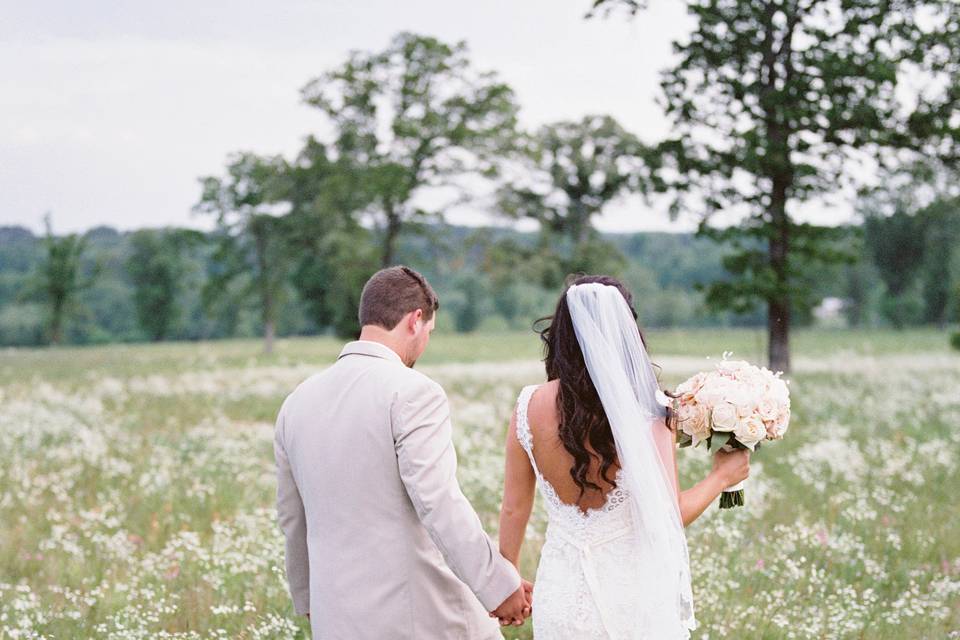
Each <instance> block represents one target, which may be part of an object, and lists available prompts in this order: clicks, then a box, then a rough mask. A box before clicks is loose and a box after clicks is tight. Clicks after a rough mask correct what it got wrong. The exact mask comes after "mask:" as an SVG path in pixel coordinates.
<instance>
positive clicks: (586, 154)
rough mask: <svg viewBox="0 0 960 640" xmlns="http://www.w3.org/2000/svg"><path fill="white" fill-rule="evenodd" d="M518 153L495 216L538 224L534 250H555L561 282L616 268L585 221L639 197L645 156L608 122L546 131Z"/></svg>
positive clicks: (614, 254) (597, 119) (613, 254)
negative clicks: (516, 172)
mask: <svg viewBox="0 0 960 640" xmlns="http://www.w3.org/2000/svg"><path fill="white" fill-rule="evenodd" d="M518 147H519V148H520V152H521V153H520V155H519V157H520V158H521V166H522V169H523V171H522V172H521V177H520V178H519V179H517V180H513V181H510V182H508V183H507V184H505V185H504V186H503V187H501V189H500V190H499V194H498V200H499V208H500V210H501V211H502V212H503V213H504V214H506V215H508V216H510V217H512V218H515V219H518V218H528V219H532V220H536V221H537V222H538V223H539V224H540V232H541V243H540V245H541V248H546V247H550V248H553V249H554V250H555V255H556V258H555V259H556V260H557V262H558V265H559V267H560V271H561V272H562V273H563V275H566V274H567V273H573V272H590V271H616V270H619V269H620V268H622V266H623V260H622V256H620V254H619V252H618V250H617V249H616V247H613V246H611V245H610V244H609V243H607V242H604V241H603V240H602V239H601V238H600V235H599V234H598V233H597V232H596V230H595V229H594V228H593V225H592V221H593V219H594V218H595V217H596V216H598V215H600V214H601V213H603V210H604V208H605V207H606V206H607V205H608V204H610V203H611V202H612V201H614V200H616V199H617V198H619V197H621V196H623V195H626V194H629V193H631V192H636V191H646V190H647V187H648V185H649V184H650V183H651V181H652V180H653V176H652V175H651V171H650V167H651V160H652V158H653V156H652V153H651V151H650V150H649V149H648V148H647V147H645V146H644V145H643V144H642V143H641V142H640V141H639V140H638V139H637V138H636V136H634V135H633V134H631V133H629V132H628V131H626V130H625V129H624V128H623V127H622V126H620V124H619V123H618V122H617V121H616V120H614V119H613V118H612V117H610V116H586V117H584V118H583V119H581V120H580V121H577V122H558V123H554V124H550V125H546V126H544V127H541V128H540V129H539V130H538V131H537V132H536V133H534V134H533V135H530V136H528V137H527V138H526V140H525V141H523V142H521V143H520V144H519V145H518ZM552 280H553V279H552V278H551V279H549V281H548V285H549V286H556V285H557V284H559V283H558V282H554V281H552Z"/></svg>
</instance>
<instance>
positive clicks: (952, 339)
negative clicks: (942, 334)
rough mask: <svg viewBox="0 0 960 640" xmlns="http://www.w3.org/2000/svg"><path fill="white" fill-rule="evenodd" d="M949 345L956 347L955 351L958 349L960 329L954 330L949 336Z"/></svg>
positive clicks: (959, 348)
mask: <svg viewBox="0 0 960 640" xmlns="http://www.w3.org/2000/svg"><path fill="white" fill-rule="evenodd" d="M950 346H951V347H953V348H954V349H956V350H957V351H960V331H955V332H954V333H953V334H952V335H951V336H950Z"/></svg>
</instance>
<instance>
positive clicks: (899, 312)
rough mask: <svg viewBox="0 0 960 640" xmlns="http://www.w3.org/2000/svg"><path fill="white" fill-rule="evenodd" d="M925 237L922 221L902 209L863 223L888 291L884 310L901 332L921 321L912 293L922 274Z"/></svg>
mask: <svg viewBox="0 0 960 640" xmlns="http://www.w3.org/2000/svg"><path fill="white" fill-rule="evenodd" d="M925 235H926V233H925V229H924V221H923V219H922V218H920V217H919V216H916V215H911V214H910V213H908V212H906V211H904V210H903V209H898V210H897V211H895V212H894V213H893V214H892V215H889V216H884V215H870V216H869V217H867V218H866V220H865V222H864V240H865V242H866V245H867V248H868V250H869V251H870V254H871V256H872V257H873V261H874V264H875V265H876V267H877V270H878V271H879V273H880V278H881V279H882V280H883V282H884V284H885V285H886V287H887V296H888V297H887V298H886V299H885V301H884V303H883V307H882V309H883V312H884V315H886V316H887V318H888V319H889V320H890V322H892V323H893V325H894V326H895V327H896V328H898V329H902V328H903V327H904V326H906V325H907V324H909V323H911V322H914V321H916V320H917V319H919V318H918V315H919V311H920V309H919V301H917V300H916V297H915V296H913V297H911V294H912V293H913V292H912V291H911V289H912V288H913V285H914V284H915V283H916V281H917V275H918V274H919V273H920V267H921V265H922V261H921V259H920V257H921V256H922V255H923V251H924V244H925Z"/></svg>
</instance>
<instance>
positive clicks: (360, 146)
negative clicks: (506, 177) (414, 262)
mask: <svg viewBox="0 0 960 640" xmlns="http://www.w3.org/2000/svg"><path fill="white" fill-rule="evenodd" d="M303 97H304V100H305V101H306V102H307V103H308V104H310V105H313V106H315V107H317V108H318V109H320V110H321V111H322V112H323V113H324V114H325V115H326V116H327V118H328V119H329V120H330V122H331V124H332V125H333V128H334V132H335V141H334V145H333V146H334V148H335V150H336V153H337V154H338V156H339V157H340V158H343V159H346V160H349V162H350V163H351V165H352V166H353V167H354V168H355V170H356V171H362V178H363V183H364V187H365V189H366V190H367V192H368V194H369V195H370V199H369V202H370V206H369V207H368V208H367V209H368V213H370V214H373V215H374V216H375V220H376V221H377V224H378V227H379V229H380V231H381V233H382V248H381V254H380V263H381V264H382V265H383V266H389V265H391V264H393V262H394V260H395V255H396V244H397V238H398V236H399V235H400V233H401V232H402V231H403V230H405V229H406V228H407V227H408V226H409V225H410V223H411V222H416V221H423V220H427V219H431V218H437V217H439V216H442V214H443V212H444V211H445V210H446V209H447V208H448V207H449V206H453V205H454V204H457V203H460V202H462V201H463V198H464V195H463V190H462V189H460V188H459V186H458V185H459V183H458V179H460V178H461V177H462V176H464V175H466V174H481V175H482V174H489V173H490V172H491V171H492V170H493V168H494V164H493V162H492V156H494V155H495V154H496V153H497V152H498V150H499V149H501V148H503V147H504V146H505V144H506V141H507V140H508V139H509V137H510V132H511V131H512V130H513V128H514V125H515V120H516V112H517V106H516V104H515V102H514V97H513V92H512V90H511V89H510V88H509V87H508V86H507V85H505V84H503V83H502V82H500V81H498V80H497V78H496V77H495V76H494V75H493V74H492V73H481V72H478V71H476V70H475V69H474V68H473V67H472V65H471V63H470V61H469V59H468V57H467V47H466V45H465V44H464V43H462V42H461V43H457V44H455V45H448V44H445V43H443V42H440V41H439V40H437V39H435V38H430V37H426V36H420V35H416V34H412V33H401V34H399V35H398V36H396V37H395V38H394V39H393V41H392V42H391V44H390V46H389V47H388V48H387V49H386V50H384V51H381V52H376V53H370V52H354V53H353V54H351V56H350V58H349V59H348V60H347V61H346V62H345V63H344V64H343V65H341V66H340V67H338V68H336V69H334V70H332V71H330V72H327V73H325V74H323V75H321V76H320V77H319V78H317V79H315V80H313V81H312V82H310V83H309V84H307V85H306V87H304V89H303ZM444 187H446V188H452V189H454V190H455V191H456V192H457V193H459V194H460V195H459V196H457V197H454V198H453V199H452V200H451V202H450V203H448V204H447V205H439V206H437V207H432V208H429V209H428V208H425V207H424V206H423V205H422V200H421V199H418V198H417V196H418V195H419V194H420V193H421V192H423V191H424V190H427V189H434V190H435V192H437V191H436V190H437V189H438V188H444Z"/></svg>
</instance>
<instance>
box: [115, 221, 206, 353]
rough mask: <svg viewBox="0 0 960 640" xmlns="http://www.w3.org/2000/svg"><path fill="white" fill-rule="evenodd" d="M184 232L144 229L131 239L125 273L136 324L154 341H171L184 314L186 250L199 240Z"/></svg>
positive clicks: (181, 230) (179, 230)
mask: <svg viewBox="0 0 960 640" xmlns="http://www.w3.org/2000/svg"><path fill="white" fill-rule="evenodd" d="M200 237H201V236H200V234H198V233H197V232H192V231H187V230H183V229H165V230H152V229H142V230H140V231H137V232H135V233H133V234H132V235H131V236H130V247H131V250H130V256H129V258H127V264H126V267H127V268H126V271H127V275H128V277H129V278H130V282H131V284H132V285H133V287H134V292H133V302H134V307H135V309H136V314H137V321H138V322H139V324H140V327H141V328H142V329H143V330H144V331H145V332H146V333H147V335H149V336H150V339H151V340H154V341H160V340H164V339H166V338H168V337H169V336H170V334H171V332H172V331H173V328H174V325H175V324H176V322H177V320H178V319H179V317H180V314H181V313H182V311H183V308H182V305H181V304H180V294H181V286H182V285H181V283H182V282H183V278H184V275H185V273H186V270H187V264H186V261H185V259H184V255H183V253H184V250H185V249H186V248H187V246H189V245H190V244H193V243H195V242H197V241H198V240H199V239H200Z"/></svg>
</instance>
